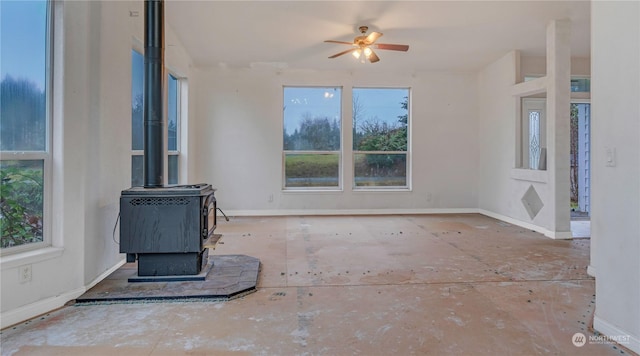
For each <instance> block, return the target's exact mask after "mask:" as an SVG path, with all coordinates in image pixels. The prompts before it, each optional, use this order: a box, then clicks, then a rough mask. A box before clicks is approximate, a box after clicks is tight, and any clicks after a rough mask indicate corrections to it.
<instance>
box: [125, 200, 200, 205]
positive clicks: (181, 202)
mask: <svg viewBox="0 0 640 356" xmlns="http://www.w3.org/2000/svg"><path fill="white" fill-rule="evenodd" d="M129 203H130V204H131V205H133V206H140V205H155V206H161V205H163V206H164V205H188V204H189V199H186V198H136V199H131V201H130V202H129Z"/></svg>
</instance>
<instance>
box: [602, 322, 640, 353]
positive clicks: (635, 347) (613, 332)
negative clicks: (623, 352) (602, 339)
mask: <svg viewBox="0 0 640 356" xmlns="http://www.w3.org/2000/svg"><path fill="white" fill-rule="evenodd" d="M593 328H594V329H595V330H597V331H598V332H600V333H601V334H604V335H606V336H609V337H611V338H614V339H615V338H617V337H626V336H628V337H629V342H628V343H621V345H622V346H624V347H626V348H628V349H629V350H631V351H633V352H635V353H637V354H640V338H639V337H638V335H635V336H634V335H631V333H630V332H628V331H625V330H622V329H620V328H618V327H617V326H614V325H613V324H611V323H609V322H608V321H605V320H604V319H602V318H600V317H598V316H597V315H595V316H594V317H593Z"/></svg>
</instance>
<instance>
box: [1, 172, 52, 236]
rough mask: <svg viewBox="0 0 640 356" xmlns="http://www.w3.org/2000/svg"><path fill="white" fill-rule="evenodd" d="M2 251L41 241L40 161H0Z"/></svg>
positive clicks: (41, 173) (42, 175) (42, 192)
mask: <svg viewBox="0 0 640 356" xmlns="http://www.w3.org/2000/svg"><path fill="white" fill-rule="evenodd" d="M0 196H2V199H0V230H1V231H2V248H5V247H13V246H19V245H24V244H28V243H34V242H41V241H43V235H42V226H43V196H44V161H43V160H24V161H1V162H0Z"/></svg>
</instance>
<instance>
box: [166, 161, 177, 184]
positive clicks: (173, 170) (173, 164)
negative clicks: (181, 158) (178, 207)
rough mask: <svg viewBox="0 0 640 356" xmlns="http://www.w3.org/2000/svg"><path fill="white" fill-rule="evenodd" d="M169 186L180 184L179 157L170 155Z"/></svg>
mask: <svg viewBox="0 0 640 356" xmlns="http://www.w3.org/2000/svg"><path fill="white" fill-rule="evenodd" d="M168 170H169V184H178V155H169V167H168Z"/></svg>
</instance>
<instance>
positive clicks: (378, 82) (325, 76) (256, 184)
mask: <svg viewBox="0 0 640 356" xmlns="http://www.w3.org/2000/svg"><path fill="white" fill-rule="evenodd" d="M194 77H195V78H196V89H195V90H194V91H195V92H196V98H195V100H196V102H197V106H196V117H197V121H196V122H195V124H196V125H197V128H196V129H195V130H194V132H195V134H196V135H195V137H194V139H195V140H196V142H197V149H196V150H195V154H196V155H197V156H196V158H195V160H194V161H195V162H198V164H197V168H196V175H195V178H194V179H195V180H197V181H204V182H208V183H211V184H213V185H214V186H215V187H217V188H218V192H217V193H216V197H217V199H218V205H219V206H220V207H221V208H222V209H224V210H226V211H227V212H233V213H238V212H243V213H248V212H253V213H278V212H283V211H300V210H302V209H305V210H306V212H309V211H316V212H318V211H327V210H331V211H335V210H358V209H366V210H375V209H396V210H406V209H445V208H446V209H451V208H454V209H455V208H460V209H465V208H475V207H476V206H477V184H476V176H477V169H478V160H477V153H476V152H477V148H478V141H477V139H478V138H477V134H476V132H477V120H476V95H475V90H476V79H475V75H474V74H472V73H457V74H456V73H414V74H412V73H407V74H402V73H398V72H393V73H385V72H379V71H372V70H370V71H362V72H357V71H356V72H348V71H311V70H309V71H298V70H296V71H293V70H276V69H271V70H270V69H263V68H261V69H230V68H209V69H203V70H198V71H197V72H196V75H194ZM286 85H291V86H295V85H300V86H305V85H306V86H310V85H313V86H342V87H343V91H342V93H343V106H342V107H343V110H342V116H343V127H342V129H343V132H351V122H350V118H351V110H352V109H351V88H352V87H354V86H355V87H359V86H373V87H376V86H378V87H379V86H398V87H411V124H410V125H411V127H410V131H411V132H412V133H411V146H412V154H413V160H412V161H413V165H412V169H413V174H412V178H413V189H412V191H396V192H388V191H387V192H362V191H358V192H354V191H353V190H352V185H351V181H352V177H353V174H352V172H351V169H350V167H351V162H352V159H351V156H350V154H347V153H349V152H350V149H349V147H351V137H345V139H344V141H343V147H344V148H345V151H344V152H345V157H344V160H343V162H344V169H343V177H344V191H339V192H290V191H283V190H282V140H283V138H282V131H283V129H282V125H283V124H282V121H283V118H282V105H283V103H282V92H283V86H286ZM347 136H349V135H347ZM343 137H344V135H343ZM193 155H194V153H193V152H192V157H193ZM271 194H273V197H274V199H273V202H269V201H268V197H269V195H271Z"/></svg>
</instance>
